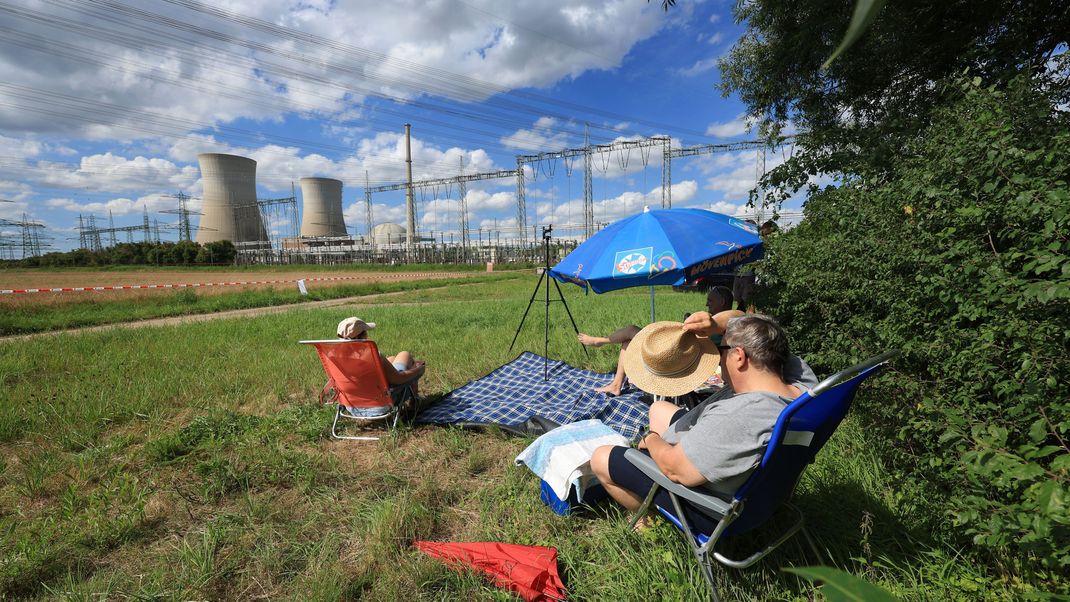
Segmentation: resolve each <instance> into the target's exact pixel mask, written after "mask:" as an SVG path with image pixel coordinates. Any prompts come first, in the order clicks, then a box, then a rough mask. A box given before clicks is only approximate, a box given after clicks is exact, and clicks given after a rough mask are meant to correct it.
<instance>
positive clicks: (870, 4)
mask: <svg viewBox="0 0 1070 602" xmlns="http://www.w3.org/2000/svg"><path fill="white" fill-rule="evenodd" d="M886 1H887V0H855V10H854V12H853V13H851V23H850V25H848V26H847V33H845V34H844V35H843V39H842V40H840V45H839V46H837V47H836V50H834V51H833V52H832V56H830V57H829V58H828V60H826V61H825V62H824V63H823V64H822V65H821V68H822V69H828V66H829V65H831V64H832V61H834V60H836V57H838V56H840V55H841V54H843V53H844V52H846V51H847V49H848V48H850V47H851V46H854V45H855V42H857V41H858V38H861V37H862V34H864V33H866V30H867V29H869V26H870V25H872V24H873V21H874V20H875V19H876V18H877V15H878V14H880V12H881V9H882V8H884V4H885V2H886Z"/></svg>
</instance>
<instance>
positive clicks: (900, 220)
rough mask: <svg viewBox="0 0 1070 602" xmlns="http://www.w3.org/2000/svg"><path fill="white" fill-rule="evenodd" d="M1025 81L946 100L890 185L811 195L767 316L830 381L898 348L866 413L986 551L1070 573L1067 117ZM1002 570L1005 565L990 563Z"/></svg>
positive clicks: (862, 178)
mask: <svg viewBox="0 0 1070 602" xmlns="http://www.w3.org/2000/svg"><path fill="white" fill-rule="evenodd" d="M1032 84H1033V82H1031V81H1030V80H1029V79H1028V78H1026V77H1021V78H1019V79H1017V80H1015V81H1014V82H1013V83H1012V84H1011V85H1010V86H1009V87H1007V88H1006V89H1003V90H996V89H992V88H983V87H981V86H980V85H979V84H978V82H964V81H955V82H953V83H951V84H947V85H946V87H945V90H944V92H945V95H946V96H945V98H948V100H947V101H946V102H945V104H944V105H943V106H942V107H941V108H939V109H937V110H936V112H935V113H934V118H933V123H932V125H931V126H929V127H928V128H927V129H925V130H924V131H921V132H919V134H918V136H917V138H916V139H915V142H914V143H913V144H912V145H911V146H910V148H909V152H908V153H905V154H903V155H900V156H896V157H892V158H891V159H890V164H889V165H887V166H886V167H888V168H889V169H888V170H886V171H883V172H882V174H881V176H880V177H877V176H874V177H867V174H865V173H862V174H860V175H857V176H851V177H848V178H846V181H844V182H842V184H841V185H840V186H836V187H831V186H830V187H827V188H825V189H812V190H811V195H810V198H809V200H808V201H807V204H806V207H805V215H806V218H805V220H804V221H803V222H802V223H801V224H800V225H799V226H798V227H797V228H795V229H794V230H792V231H790V232H788V233H786V234H782V235H778V236H776V237H774V238H773V239H772V240H770V241H769V243H768V246H769V253H768V256H769V258H768V259H767V260H766V261H765V262H764V263H763V265H762V266H760V268H759V278H760V280H761V282H762V283H763V284H764V286H763V288H762V290H761V291H759V292H758V295H759V297H758V304H759V306H760V307H762V308H763V309H765V310H767V311H769V312H770V313H773V314H775V315H778V316H780V317H781V318H782V319H783V320H784V322H785V325H786V326H787V327H788V328H789V329H790V331H791V332H792V335H793V340H794V341H795V342H796V347H798V348H799V349H801V350H802V351H803V352H804V353H805V354H806V355H807V357H808V358H809V359H811V360H813V363H815V364H817V365H819V366H821V367H822V368H823V369H825V370H832V369H837V368H840V367H843V366H846V365H849V364H850V363H851V362H852V361H855V360H857V359H860V358H862V357H865V356H868V355H872V354H875V353H877V352H879V351H883V350H885V349H888V348H901V349H903V350H904V355H903V356H902V357H901V358H900V359H899V360H897V361H896V367H897V368H898V370H899V373H898V374H895V375H893V376H892V377H891V378H886V379H884V381H883V387H882V388H878V389H876V390H875V391H873V392H871V393H870V394H869V395H868V398H860V399H859V403H858V409H859V410H860V412H861V413H862V414H864V416H865V417H866V419H868V420H869V421H870V422H871V423H872V425H873V426H874V427H875V428H876V432H878V433H884V434H887V435H889V436H890V438H891V439H893V440H895V441H897V443H896V446H895V447H896V449H895V453H894V454H892V456H891V464H892V465H893V467H894V469H896V470H898V471H899V472H900V473H901V474H902V475H903V476H904V478H905V479H909V480H911V481H913V483H914V485H916V486H920V487H923V488H925V489H926V490H928V491H931V492H932V494H933V495H936V496H938V501H939V502H941V503H943V504H945V507H946V508H947V509H948V510H947V512H948V513H949V514H950V515H951V516H952V517H953V518H954V522H955V524H956V525H958V526H959V527H961V528H960V529H959V530H958V531H956V534H963V533H964V534H967V535H969V536H970V537H971V538H972V540H973V542H974V543H976V544H980V545H981V546H983V547H984V548H986V549H990V550H992V551H995V550H999V549H1003V548H1007V547H1013V548H1016V549H1017V550H1018V551H1019V552H1024V553H1025V555H1026V557H1027V558H1029V559H1033V560H1035V561H1038V562H1040V563H1042V564H1043V565H1045V566H1047V567H1049V568H1051V569H1055V570H1056V571H1058V570H1060V568H1062V569H1065V567H1066V566H1068V565H1070V492H1068V481H1070V453H1068V452H1070V448H1068V444H1067V439H1068V437H1070V432H1068V431H1070V396H1068V388H1067V383H1068V382H1070V359H1068V356H1067V351H1066V350H1067V348H1070V307H1068V300H1070V259H1068V252H1070V240H1068V234H1070V194H1068V189H1067V182H1068V180H1070V159H1068V157H1070V129H1068V126H1070V120H1068V119H1067V115H1066V113H1065V112H1058V111H1056V110H1054V109H1053V103H1052V101H1051V99H1050V98H1048V97H1046V96H1045V95H1044V93H1043V92H1040V91H1038V90H1037V88H1038V86H1035V85H1032ZM993 558H999V556H998V555H996V554H993Z"/></svg>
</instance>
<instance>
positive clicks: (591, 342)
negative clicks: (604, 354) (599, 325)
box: [576, 332, 610, 347]
mask: <svg viewBox="0 0 1070 602" xmlns="http://www.w3.org/2000/svg"><path fill="white" fill-rule="evenodd" d="M576 338H577V339H579V340H580V343H582V344H584V345H586V346H588V347H601V346H602V345H605V344H606V343H609V342H610V341H609V339H607V338H605V337H592V336H591V335H589V334H584V333H582V332H581V333H580V334H579V335H578V336H577V337H576Z"/></svg>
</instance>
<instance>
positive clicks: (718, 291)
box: [577, 286, 733, 397]
mask: <svg viewBox="0 0 1070 602" xmlns="http://www.w3.org/2000/svg"><path fill="white" fill-rule="evenodd" d="M732 303H733V299H732V291H731V290H729V288H728V287H726V286H715V287H713V288H711V289H710V290H709V292H708V293H706V309H708V310H709V313H710V314H717V313H720V312H723V311H726V310H730V309H732ZM700 313H704V312H700ZM639 330H640V328H639V327H638V326H634V325H632V326H625V327H624V328H621V329H618V330H615V331H613V332H612V333H610V334H609V336H608V337H592V336H591V335H589V334H584V333H582V332H581V333H579V335H578V336H577V338H578V339H579V341H580V343H582V344H584V345H586V346H588V347H601V346H602V345H620V357H621V358H623V357H624V352H625V351H626V350H627V349H628V346H629V345H630V344H631V341H632V339H633V338H634V337H635V335H636V334H638V333H639ZM723 333H724V330H723V329H722V330H721V331H720V332H714V333H711V335H710V337H711V338H712V339H713V340H714V342H715V343H718V342H720V340H721V334H723ZM623 388H624V360H623V359H618V360H617V372H616V374H614V375H613V380H611V381H610V382H609V384H606V385H602V386H601V387H598V388H597V389H595V390H594V392H595V393H605V394H606V395H609V396H610V397H615V396H617V395H620V392H621V389H623ZM688 393H690V391H688Z"/></svg>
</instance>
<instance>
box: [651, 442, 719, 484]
mask: <svg viewBox="0 0 1070 602" xmlns="http://www.w3.org/2000/svg"><path fill="white" fill-rule="evenodd" d="M639 444H640V445H639V446H640V448H643V447H645V448H646V449H647V450H648V451H650V457H651V458H653V460H654V462H655V463H656V464H657V465H658V468H660V469H661V472H663V473H665V476H667V477H669V479H670V480H672V481H675V482H677V483H679V484H681V485H684V486H686V487H695V486H698V485H701V484H703V483H705V482H706V477H704V476H702V473H700V472H699V471H698V469H697V468H695V465H694V464H692V463H691V460H688V459H687V456H685V455H684V450H683V448H681V447H680V445H679V444H676V445H674V444H672V443H667V442H666V441H665V440H664V439H662V438H661V435H659V434H658V433H657V432H655V431H650V432H649V433H647V434H646V435H645V436H644V437H643V439H642V440H641V441H640V442H639Z"/></svg>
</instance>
